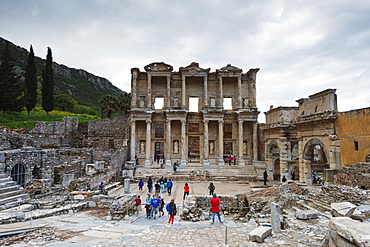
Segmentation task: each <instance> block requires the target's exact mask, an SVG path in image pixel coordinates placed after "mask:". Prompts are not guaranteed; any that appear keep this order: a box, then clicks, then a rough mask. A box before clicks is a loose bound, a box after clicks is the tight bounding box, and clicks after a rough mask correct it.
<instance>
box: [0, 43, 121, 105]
mask: <svg viewBox="0 0 370 247" xmlns="http://www.w3.org/2000/svg"><path fill="white" fill-rule="evenodd" d="M9 45H10V51H11V54H12V56H13V58H14V59H15V62H16V65H17V66H18V67H19V69H20V70H21V73H22V75H24V72H25V70H26V65H27V58H28V53H29V52H28V50H27V49H25V48H22V47H19V46H16V45H15V44H13V43H11V42H9ZM4 48H5V39H3V38H1V37H0V53H2V52H3V50H4ZM28 49H29V47H28ZM46 49H47V47H45V51H46ZM52 51H53V50H52ZM35 56H36V57H35V61H36V67H37V78H38V81H39V83H41V75H42V70H43V69H44V68H45V59H42V58H39V57H38V54H35ZM45 57H46V55H45ZM55 60H56V59H55V55H54V54H53V61H55ZM53 69H54V83H55V91H54V92H55V94H69V95H71V96H72V98H73V99H75V100H76V101H77V102H78V103H80V104H83V105H87V106H97V105H98V101H99V99H100V97H101V96H102V95H105V94H112V95H118V94H119V93H120V92H122V90H120V89H119V88H117V87H116V86H114V85H113V84H112V83H111V82H110V81H108V80H107V79H105V78H102V77H99V76H95V75H93V74H91V73H89V72H87V71H85V70H83V69H75V68H69V67H67V66H65V65H62V64H58V63H56V62H54V63H53Z"/></svg>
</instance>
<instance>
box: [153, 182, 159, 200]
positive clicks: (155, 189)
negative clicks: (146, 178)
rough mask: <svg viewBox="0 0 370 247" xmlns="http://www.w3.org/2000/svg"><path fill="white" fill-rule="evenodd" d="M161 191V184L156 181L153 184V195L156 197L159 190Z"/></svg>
mask: <svg viewBox="0 0 370 247" xmlns="http://www.w3.org/2000/svg"><path fill="white" fill-rule="evenodd" d="M160 191H161V186H160V185H159V183H158V181H157V182H156V183H155V185H154V195H155V196H156V197H158V196H159V192H160Z"/></svg>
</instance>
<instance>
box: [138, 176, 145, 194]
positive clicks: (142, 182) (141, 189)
mask: <svg viewBox="0 0 370 247" xmlns="http://www.w3.org/2000/svg"><path fill="white" fill-rule="evenodd" d="M137 185H138V186H139V191H141V192H142V191H143V186H144V181H143V180H142V179H140V181H139V183H138V184H137Z"/></svg>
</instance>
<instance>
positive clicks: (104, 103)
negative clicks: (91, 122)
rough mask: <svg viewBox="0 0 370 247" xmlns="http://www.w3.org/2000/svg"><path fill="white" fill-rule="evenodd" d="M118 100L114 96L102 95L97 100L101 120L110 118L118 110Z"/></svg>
mask: <svg viewBox="0 0 370 247" xmlns="http://www.w3.org/2000/svg"><path fill="white" fill-rule="evenodd" d="M117 103H118V100H117V97H116V96H114V95H110V94H107V95H103V96H102V97H101V99H100V100H99V104H100V110H101V118H111V117H112V113H114V112H116V111H117V110H118V104H117Z"/></svg>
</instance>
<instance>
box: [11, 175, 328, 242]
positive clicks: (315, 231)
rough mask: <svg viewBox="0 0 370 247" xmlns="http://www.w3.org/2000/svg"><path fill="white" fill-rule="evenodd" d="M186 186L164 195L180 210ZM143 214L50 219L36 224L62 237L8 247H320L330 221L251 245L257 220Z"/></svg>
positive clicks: (227, 187)
mask: <svg viewBox="0 0 370 247" xmlns="http://www.w3.org/2000/svg"><path fill="white" fill-rule="evenodd" d="M184 184H185V182H175V184H174V185H175V187H174V190H173V194H172V196H171V197H168V196H165V200H166V201H169V199H171V198H175V202H176V203H177V204H178V205H180V206H181V205H182V196H183V190H182V187H183V186H184ZM208 184H209V182H190V183H189V185H190V188H191V190H190V194H192V195H204V194H208V191H207V187H208ZM255 185H257V186H260V184H258V183H257V184H253V185H252V186H255ZM215 186H216V192H217V193H218V194H219V195H234V194H238V193H245V192H247V191H248V190H250V189H251V185H248V184H242V183H235V182H222V183H215ZM262 187H263V186H262ZM137 191H138V188H137V185H136V184H132V185H131V192H132V193H135V192H137ZM114 193H123V191H120V190H118V191H116V192H114ZM139 194H140V195H141V197H142V198H143V199H144V198H145V196H146V194H147V189H146V187H145V189H144V191H143V192H141V193H139ZM144 214H145V212H144V209H143V210H142V211H141V212H140V213H139V214H138V215H134V216H132V217H130V218H127V219H125V220H121V221H106V220H104V219H102V218H100V219H99V218H97V217H94V216H92V215H91V214H90V213H89V212H88V211H84V212H78V213H75V214H69V215H59V216H54V217H48V218H44V219H40V220H37V223H44V224H46V225H47V226H49V228H50V229H51V228H54V229H56V231H58V233H59V235H58V237H55V236H51V233H50V234H49V235H48V233H45V234H43V233H42V230H40V231H41V233H40V234H39V235H38V237H35V235H36V233H33V235H34V237H32V235H31V237H30V238H28V240H23V241H18V242H17V243H15V242H13V244H9V245H7V246H14V247H29V246H47V247H67V246H68V247H69V246H70V247H82V246H96V247H98V246H100V247H106V246H321V243H322V240H323V238H324V237H325V225H327V219H321V220H318V221H316V222H304V223H302V222H301V221H298V220H293V221H294V222H295V223H294V226H293V227H292V229H291V230H283V231H279V232H276V233H274V234H273V235H272V236H271V237H269V238H267V239H265V242H264V243H252V242H249V241H248V236H247V234H248V233H249V232H250V231H252V230H253V229H255V228H256V227H257V225H256V224H255V223H254V222H253V221H250V222H248V223H238V222H234V221H233V220H232V219H230V218H226V219H223V220H224V224H220V223H219V222H218V221H217V220H216V223H215V224H214V225H211V224H210V222H209V221H202V222H187V221H181V220H180V217H179V216H176V217H175V224H174V225H171V226H168V225H167V223H166V221H167V219H168V218H167V217H168V216H167V215H165V216H164V217H161V218H157V219H156V220H148V219H145V215H144ZM292 218H294V217H293V216H292ZM44 231H45V230H44ZM61 233H62V234H61Z"/></svg>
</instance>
